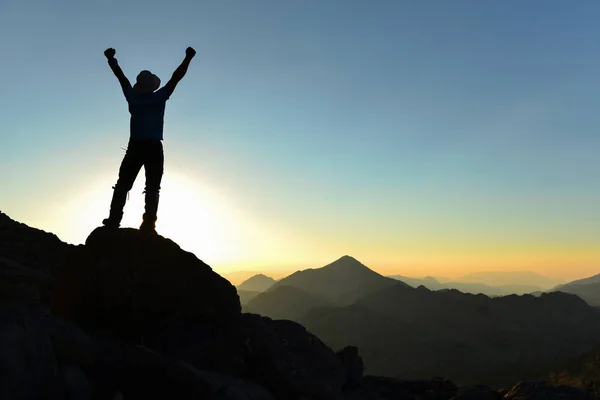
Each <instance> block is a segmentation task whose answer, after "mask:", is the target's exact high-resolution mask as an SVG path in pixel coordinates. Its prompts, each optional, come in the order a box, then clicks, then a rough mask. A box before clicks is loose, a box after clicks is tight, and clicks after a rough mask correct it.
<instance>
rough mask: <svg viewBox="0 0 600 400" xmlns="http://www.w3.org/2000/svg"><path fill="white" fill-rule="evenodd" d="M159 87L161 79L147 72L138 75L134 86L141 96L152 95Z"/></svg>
mask: <svg viewBox="0 0 600 400" xmlns="http://www.w3.org/2000/svg"><path fill="white" fill-rule="evenodd" d="M159 87H160V78H159V77H158V76H156V75H154V74H153V73H152V72H150V71H147V70H144V71H142V72H140V73H139V74H138V76H137V78H136V82H135V85H133V89H134V90H135V91H136V92H138V93H140V94H146V93H152V92H154V91H155V90H156V89H158V88H159Z"/></svg>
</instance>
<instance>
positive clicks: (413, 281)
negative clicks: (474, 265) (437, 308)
mask: <svg viewBox="0 0 600 400" xmlns="http://www.w3.org/2000/svg"><path fill="white" fill-rule="evenodd" d="M390 278H393V279H397V280H399V281H402V282H404V283H406V284H408V285H410V286H412V287H414V288H417V287H419V286H421V285H423V286H425V287H426V288H427V289H429V290H445V289H456V290H459V291H461V292H463V293H472V294H479V293H482V294H485V295H487V296H507V295H510V294H526V293H532V292H536V291H541V287H539V286H531V285H519V284H507V285H498V286H490V285H486V284H484V283H477V282H472V283H471V282H455V281H447V282H440V281H439V280H437V279H436V278H434V277H431V276H427V277H425V278H412V277H406V276H402V275H391V276H390Z"/></svg>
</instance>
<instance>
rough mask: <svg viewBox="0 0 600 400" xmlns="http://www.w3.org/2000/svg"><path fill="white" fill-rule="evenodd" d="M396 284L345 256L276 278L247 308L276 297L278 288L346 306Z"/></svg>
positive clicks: (396, 282)
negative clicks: (292, 289)
mask: <svg viewBox="0 0 600 400" xmlns="http://www.w3.org/2000/svg"><path fill="white" fill-rule="evenodd" d="M395 284H398V281H396V280H394V279H392V278H387V277H384V276H383V275H380V274H378V273H377V272H375V271H373V270H371V269H369V268H367V267H366V266H365V265H363V264H361V263H360V262H359V261H358V260H356V259H355V258H353V257H350V256H347V255H346V256H343V257H341V258H339V259H338V260H336V261H334V262H332V263H330V264H328V265H326V266H324V267H322V268H317V269H306V270H302V271H296V272H294V273H293V274H291V275H289V276H288V277H286V278H283V279H281V280H279V281H277V282H276V283H275V284H274V285H273V286H272V287H271V288H270V289H269V290H267V291H266V292H264V293H261V294H260V295H259V296H257V297H256V298H255V299H253V300H252V301H251V302H250V304H249V309H252V308H253V307H254V306H255V304H254V305H253V304H252V303H253V302H255V301H258V300H260V301H263V302H264V301H266V300H264V298H274V297H276V296H274V295H273V292H274V291H275V289H278V288H281V287H293V288H297V289H301V290H302V291H303V292H304V293H306V294H308V295H311V296H315V297H316V298H320V299H326V300H327V301H328V302H331V303H332V304H338V305H346V304H351V303H353V302H354V301H355V300H356V299H358V298H360V297H361V296H363V295H365V294H367V293H370V292H372V291H376V290H380V289H383V288H385V287H389V286H392V285H395ZM277 293H282V292H281V291H278V292H277Z"/></svg>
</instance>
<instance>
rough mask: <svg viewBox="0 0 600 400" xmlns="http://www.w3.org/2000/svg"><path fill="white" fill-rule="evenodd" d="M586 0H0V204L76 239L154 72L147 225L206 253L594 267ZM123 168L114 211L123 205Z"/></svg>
mask: <svg viewBox="0 0 600 400" xmlns="http://www.w3.org/2000/svg"><path fill="white" fill-rule="evenodd" d="M599 17H600V3H599V2H597V1H592V0H582V1H578V2H576V3H574V2H566V1H562V0H560V1H559V0H543V1H542V0H530V1H521V0H455V1H445V0H425V1H416V0H415V1H409V0H406V1H384V0H375V1H355V0H331V1H323V0H285V1H281V0H255V1H248V0H221V1H218V0H214V1H198V0H193V1H192V0H190V1H183V0H169V1H165V0H163V1H154V0H144V1H141V0H114V1H113V0H104V1H81V0H54V1H45V0H0V53H1V58H2V62H1V63H0V77H1V79H0V110H1V112H0V139H1V142H0V143H1V145H0V210H2V211H3V212H5V213H7V214H8V215H9V216H10V217H11V218H13V219H16V220H18V221H20V222H23V223H26V224H28V225H31V226H34V227H37V228H40V229H43V230H46V231H50V232H53V233H55V234H57V235H58V237H59V238H61V239H62V240H64V241H67V242H69V243H75V244H79V243H83V242H84V241H85V239H86V237H87V235H88V234H89V233H90V232H91V231H92V230H93V229H94V228H95V227H97V226H99V225H100V224H101V221H102V219H103V218H105V217H107V216H108V209H109V204H110V198H111V195H112V186H113V185H114V184H115V182H116V179H117V174H118V168H119V165H120V162H121V160H122V157H123V155H124V149H125V148H126V147H127V141H128V135H129V132H128V128H129V114H128V111H127V104H126V101H125V99H124V97H123V94H122V92H121V90H120V87H119V84H118V82H117V80H116V78H115V77H114V76H113V74H112V72H111V70H110V69H109V67H108V65H107V63H106V60H105V58H104V55H103V51H104V50H105V49H106V48H108V47H113V48H115V49H116V58H117V59H118V60H119V63H120V65H121V67H122V68H123V70H124V71H125V74H126V75H127V76H128V77H129V79H130V80H132V81H133V80H134V79H135V76H136V75H137V73H138V72H139V71H140V70H142V69H149V70H151V71H152V72H154V73H155V74H157V75H158V76H159V77H160V78H161V79H162V81H163V84H164V83H166V82H167V81H168V79H169V78H170V76H171V74H172V72H173V70H174V69H175V68H176V67H177V66H178V65H179V63H180V62H181V61H182V60H183V58H184V56H185V49H186V47H187V46H193V47H194V48H195V49H196V51H197V56H196V57H195V58H194V60H193V61H192V64H191V66H190V68H189V71H188V73H187V75H186V77H185V78H184V79H183V80H182V81H181V83H180V84H179V86H178V87H177V89H176V91H175V93H174V94H173V96H172V97H171V99H170V100H169V101H168V103H167V111H166V115H165V140H164V148H165V175H164V178H163V184H162V191H161V203H160V206H159V220H158V223H157V230H158V231H159V233H161V234H163V235H164V236H166V237H170V238H172V239H173V240H175V241H176V242H177V243H178V244H180V246H181V247H182V248H184V249H186V250H189V251H193V252H194V253H195V254H196V255H197V256H198V257H199V258H200V259H202V260H203V261H205V262H207V263H208V264H210V265H211V266H212V267H213V268H214V269H215V270H216V271H217V272H221V273H229V272H232V271H239V270H253V271H254V270H256V271H263V272H272V273H274V274H275V273H276V272H281V271H291V270H296V269H304V268H316V267H320V266H323V265H325V264H328V263H330V262H331V261H333V260H335V259H337V258H339V257H340V256H342V255H345V254H348V255H352V256H354V257H355V258H357V259H358V260H360V261H361V262H363V263H364V264H366V265H368V266H369V267H371V268H373V269H375V270H377V271H379V272H382V273H390V274H391V273H398V274H403V275H408V276H425V275H439V276H448V277H455V276H459V275H462V274H466V273H470V272H474V271H517V270H519V271H520V270H530V271H535V272H538V273H540V274H543V275H547V276H551V277H557V278H560V279H577V278H582V277H586V276H590V275H593V274H597V273H599V272H600V157H598V152H599V151H600V135H599V130H600V121H599V118H598V112H597V105H598V97H599V96H598V94H599V92H600V78H599V77H598V70H599V68H598V65H599V62H600V45H599V44H598V43H600V40H599V39H600V25H598V23H597V21H598V18H599ZM143 177H144V175H143V171H142V172H141V173H140V175H139V176H138V179H137V181H136V184H135V186H134V188H133V189H132V191H131V192H130V198H129V201H128V203H127V205H126V207H125V218H124V221H123V225H124V226H132V227H137V226H138V225H139V223H140V222H141V215H142V213H143V197H142V191H143V185H144V182H143Z"/></svg>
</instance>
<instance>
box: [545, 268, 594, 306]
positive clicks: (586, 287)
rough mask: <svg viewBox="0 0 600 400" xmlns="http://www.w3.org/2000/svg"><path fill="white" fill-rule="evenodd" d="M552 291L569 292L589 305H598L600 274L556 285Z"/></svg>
mask: <svg viewBox="0 0 600 400" xmlns="http://www.w3.org/2000/svg"><path fill="white" fill-rule="evenodd" d="M551 291H552V292H564V293H571V294H574V295H577V296H579V297H581V298H582V299H583V300H585V301H586V302H587V303H588V304H590V305H591V306H595V307H598V306H600V274H597V275H594V276H590V277H589V278H584V279H578V280H576V281H573V282H569V283H566V284H564V285H558V286H556V287H555V288H554V289H552V290H551Z"/></svg>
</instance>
